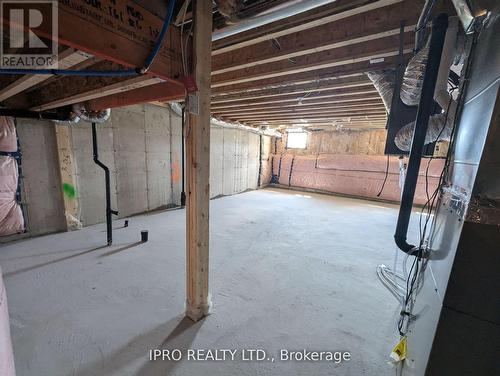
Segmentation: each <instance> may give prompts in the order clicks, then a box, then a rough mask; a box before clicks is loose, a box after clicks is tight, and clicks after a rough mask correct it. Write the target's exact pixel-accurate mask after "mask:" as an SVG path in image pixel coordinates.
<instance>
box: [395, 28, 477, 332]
mask: <svg viewBox="0 0 500 376" xmlns="http://www.w3.org/2000/svg"><path fill="white" fill-rule="evenodd" d="M480 32H481V27H478V28H476V30H475V31H474V36H473V41H472V45H471V49H470V52H469V57H470V58H469V59H468V61H467V66H466V69H465V74H464V78H463V80H462V87H461V88H460V89H461V90H460V92H459V95H458V98H457V102H458V104H459V106H458V107H460V105H461V104H462V103H463V100H464V93H465V91H466V87H467V84H468V81H469V75H470V68H471V66H472V61H473V56H474V49H475V45H476V42H477V39H478V37H479V34H480ZM455 89H456V87H454V88H452V91H453V90H455ZM451 100H452V99H451V98H450V104H451ZM450 104H449V105H448V108H447V111H446V113H447V114H446V120H445V122H444V126H443V129H444V127H445V126H446V123H447V118H448V112H449V108H450ZM458 114H459V111H458V110H457V111H456V112H455V114H454V119H453V128H452V131H451V136H450V140H451V142H450V146H449V148H448V152H447V155H446V161H445V165H444V166H443V169H442V171H441V174H440V176H439V182H438V186H437V188H436V189H435V191H434V192H433V193H432V195H430V196H429V197H428V200H427V202H426V203H425V205H424V207H423V208H422V211H421V216H420V222H419V227H420V242H419V246H418V247H416V257H415V259H414V260H413V262H412V266H411V268H410V272H409V273H408V279H407V282H406V286H407V292H406V296H405V299H404V309H402V310H401V315H400V318H399V321H398V330H399V333H400V335H401V336H404V335H406V333H407V330H408V325H409V318H410V314H411V312H412V310H413V305H414V302H415V296H416V294H418V291H419V290H420V288H421V287H422V285H423V278H424V272H425V269H426V267H427V262H428V258H427V257H426V253H427V252H428V241H429V238H430V237H431V236H432V233H433V231H434V228H435V227H434V226H435V223H436V221H435V219H436V218H435V215H433V216H432V217H433V218H432V222H431V226H430V232H429V235H427V226H428V224H429V221H430V219H431V214H432V213H433V212H435V210H436V208H437V207H439V203H440V200H441V196H440V195H439V192H440V191H441V188H442V187H443V185H444V184H445V183H446V182H447V181H448V179H449V167H450V163H451V153H452V150H453V149H454V144H455V140H456V138H455V137H454V136H455V132H456V125H457V120H458ZM438 138H439V137H438ZM427 173H428V168H427V169H426V174H427ZM427 181H428V180H427V178H426V184H427ZM424 213H425V214H426V220H425V223H424V225H423V226H422V217H423V215H424Z"/></svg>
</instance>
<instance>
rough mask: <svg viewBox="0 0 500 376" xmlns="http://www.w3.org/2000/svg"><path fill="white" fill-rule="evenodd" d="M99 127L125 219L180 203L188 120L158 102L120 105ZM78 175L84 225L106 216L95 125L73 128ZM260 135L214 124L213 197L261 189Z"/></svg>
mask: <svg viewBox="0 0 500 376" xmlns="http://www.w3.org/2000/svg"><path fill="white" fill-rule="evenodd" d="M111 113H112V114H111V118H110V120H108V121H107V122H106V123H104V124H100V125H98V129H99V130H98V138H99V139H98V141H99V158H100V159H102V160H103V161H104V163H105V164H107V165H108V166H109V168H110V170H111V181H112V184H111V185H112V192H113V193H112V202H113V209H116V210H118V212H119V215H118V217H119V218H123V217H127V216H130V215H132V214H137V213H142V212H147V211H151V210H155V209H159V208H165V207H169V206H175V205H179V204H180V196H181V184H182V166H181V164H182V154H181V153H182V150H181V141H182V119H181V117H180V116H178V115H177V114H176V113H175V112H173V111H171V110H169V109H167V108H164V107H158V106H153V105H138V106H130V107H126V108H121V109H114V110H113V111H112V112H111ZM71 139H72V140H71V141H72V144H73V149H74V151H75V153H74V164H75V166H76V175H77V179H76V180H77V190H78V194H77V200H78V201H79V203H78V207H79V213H78V215H77V217H78V218H79V219H80V221H81V222H82V224H83V225H84V226H87V225H90V224H94V223H98V222H102V221H104V219H105V208H104V204H103V203H104V199H105V197H104V193H105V190H104V188H105V187H104V173H103V171H102V170H101V169H100V168H99V167H97V166H96V165H95V164H94V162H93V160H92V149H91V148H92V139H91V129H90V124H81V125H78V126H77V127H72V129H71ZM258 158H259V135H258V134H255V133H251V132H248V131H245V130H241V129H233V128H221V127H218V126H215V125H213V126H212V133H211V163H210V165H211V166H210V167H211V171H210V174H211V180H210V184H211V187H210V193H211V194H210V195H211V197H217V196H220V195H232V194H235V193H239V192H243V191H245V190H247V189H256V188H257V180H258V171H259V161H258Z"/></svg>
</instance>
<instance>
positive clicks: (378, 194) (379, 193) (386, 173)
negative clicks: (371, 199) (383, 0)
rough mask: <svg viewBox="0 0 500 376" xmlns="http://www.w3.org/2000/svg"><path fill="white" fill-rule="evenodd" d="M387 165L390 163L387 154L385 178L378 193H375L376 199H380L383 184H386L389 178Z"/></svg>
mask: <svg viewBox="0 0 500 376" xmlns="http://www.w3.org/2000/svg"><path fill="white" fill-rule="evenodd" d="M389 163H390V160H389V154H387V166H386V167H385V177H384V181H383V183H382V187H380V191H379V192H378V193H377V197H380V195H381V194H382V192H383V191H384V187H385V183H386V182H387V177H388V176H389Z"/></svg>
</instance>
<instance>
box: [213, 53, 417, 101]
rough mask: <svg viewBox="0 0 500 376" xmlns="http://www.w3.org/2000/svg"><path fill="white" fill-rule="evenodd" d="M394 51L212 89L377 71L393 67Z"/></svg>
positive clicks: (226, 90)
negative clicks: (333, 65) (381, 59)
mask: <svg viewBox="0 0 500 376" xmlns="http://www.w3.org/2000/svg"><path fill="white" fill-rule="evenodd" d="M396 55H397V54H396V53H395V52H394V53H393V54H392V56H388V57H386V58H384V60H383V61H380V60H375V61H373V62H370V60H364V61H361V62H351V63H347V64H345V65H340V66H335V67H330V68H318V69H316V70H310V71H307V72H300V73H294V74H287V75H286V76H285V75H283V76H276V77H272V78H260V79H255V80H254V79H252V80H250V81H246V82H242V83H230V84H224V85H220V86H219V85H216V86H213V85H212V90H213V92H214V93H220V94H222V93H234V92H236V91H239V92H241V91H243V90H255V89H268V88H271V87H273V86H275V85H283V83H284V82H286V83H287V84H289V85H291V84H293V83H296V82H301V83H304V82H315V81H318V80H322V79H325V78H335V77H345V76H348V75H352V74H360V73H364V72H368V71H377V70H383V69H393V68H394V67H395V66H396V64H397V61H398V58H397V56H396ZM409 55H410V53H407V54H406V55H405V57H408V56H409Z"/></svg>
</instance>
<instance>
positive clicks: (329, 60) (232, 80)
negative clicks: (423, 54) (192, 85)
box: [212, 33, 413, 87]
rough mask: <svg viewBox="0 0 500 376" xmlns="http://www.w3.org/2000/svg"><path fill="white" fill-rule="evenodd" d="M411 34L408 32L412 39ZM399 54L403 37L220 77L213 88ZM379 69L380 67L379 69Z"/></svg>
mask: <svg viewBox="0 0 500 376" xmlns="http://www.w3.org/2000/svg"><path fill="white" fill-rule="evenodd" d="M411 37H412V35H411V33H407V39H405V40H410V38H411ZM410 43H411V42H410ZM412 47H413V46H412V45H411V44H408V45H407V46H406V47H405V51H404V52H405V53H409V52H411V51H412ZM398 54H399V35H394V36H390V37H386V38H382V39H377V40H373V41H370V42H364V43H359V44H355V45H352V46H346V47H342V48H338V49H335V50H331V51H325V52H319V53H314V54H310V55H307V56H301V57H299V58H296V59H295V60H294V62H293V63H292V62H290V61H289V60H284V61H279V62H275V63H272V64H264V65H257V66H254V67H250V68H245V69H240V70H236V71H231V72H227V73H223V74H216V75H214V76H213V77H212V82H213V84H212V86H213V87H219V86H224V85H230V84H238V83H244V82H249V81H255V80H262V79H267V78H274V77H281V76H287V75H292V74H296V73H304V72H310V71H315V70H319V69H325V68H334V67H339V66H345V65H351V64H355V63H359V62H366V61H369V62H370V61H371V62H372V64H374V65H376V63H373V62H377V61H380V62H384V60H385V58H388V57H392V56H397V55H398ZM375 69H376V68H375Z"/></svg>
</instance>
